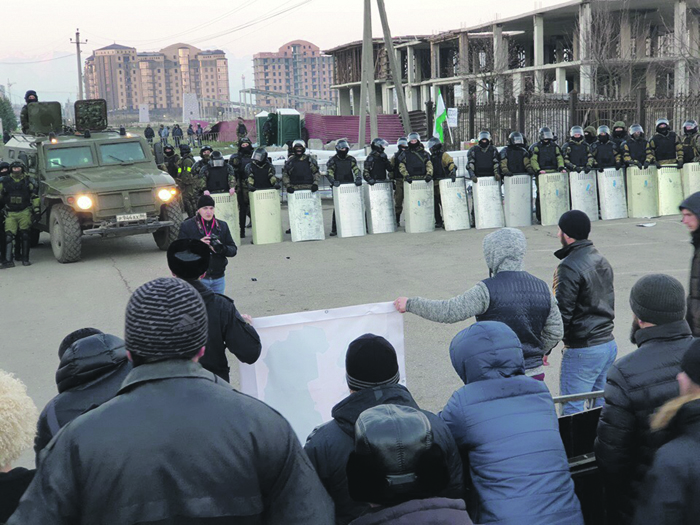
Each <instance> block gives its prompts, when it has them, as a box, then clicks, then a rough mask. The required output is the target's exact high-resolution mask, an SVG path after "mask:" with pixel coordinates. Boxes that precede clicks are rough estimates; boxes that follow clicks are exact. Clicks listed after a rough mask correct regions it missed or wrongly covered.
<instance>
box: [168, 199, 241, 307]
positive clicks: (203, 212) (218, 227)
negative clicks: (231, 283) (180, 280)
mask: <svg viewBox="0 0 700 525" xmlns="http://www.w3.org/2000/svg"><path fill="white" fill-rule="evenodd" d="M214 204H215V203H214V199H213V198H212V197H211V196H209V195H202V196H201V197H200V198H199V201H198V202H197V214H196V215H195V216H194V217H192V218H191V219H187V220H186V221H185V222H183V223H182V225H181V226H180V235H179V237H178V238H179V239H198V240H200V241H202V242H203V243H205V244H207V245H209V248H210V249H211V251H212V255H211V259H210V261H209V269H208V270H207V273H206V275H205V276H204V277H203V278H202V279H201V282H202V283H203V284H204V285H205V286H206V287H207V288H211V290H212V291H213V292H215V293H218V294H222V295H223V294H224V292H225V291H226V277H225V276H224V272H225V271H226V265H228V258H229V257H235V256H236V253H237V252H238V248H237V247H236V243H235V242H234V240H233V237H231V230H229V227H228V224H226V222H224V221H220V220H218V219H217V218H216V217H215V216H214Z"/></svg>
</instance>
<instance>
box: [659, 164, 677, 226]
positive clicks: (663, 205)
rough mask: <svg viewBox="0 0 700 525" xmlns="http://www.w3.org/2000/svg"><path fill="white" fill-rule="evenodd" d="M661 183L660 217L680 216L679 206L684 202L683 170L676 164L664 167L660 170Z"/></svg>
mask: <svg viewBox="0 0 700 525" xmlns="http://www.w3.org/2000/svg"><path fill="white" fill-rule="evenodd" d="M657 173H658V181H659V215H660V216H664V215H678V214H679V213H680V211H678V205H679V204H680V203H681V201H682V200H683V183H682V182H681V170H679V169H678V168H677V167H676V165H675V164H671V165H670V166H669V167H666V166H664V165H662V166H661V167H660V168H659V169H658V170H657Z"/></svg>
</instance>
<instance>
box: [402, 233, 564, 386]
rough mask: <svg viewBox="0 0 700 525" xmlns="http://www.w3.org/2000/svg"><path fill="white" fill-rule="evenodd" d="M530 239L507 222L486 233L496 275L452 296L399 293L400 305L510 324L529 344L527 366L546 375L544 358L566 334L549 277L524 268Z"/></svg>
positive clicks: (450, 317) (442, 316)
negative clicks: (438, 297)
mask: <svg viewBox="0 0 700 525" xmlns="http://www.w3.org/2000/svg"><path fill="white" fill-rule="evenodd" d="M526 248H527V241H526V240H525V235H523V232H521V231H520V230H517V229H515V228H502V229H500V230H497V231H495V232H493V233H491V234H489V235H487V236H486V237H485V238H484V259H485V260H486V265H487V266H488V268H489V273H490V277H489V278H488V279H484V280H483V281H481V282H479V283H477V284H476V285H475V286H474V287H473V288H471V289H469V290H467V291H466V292H464V293H463V294H462V295H458V296H457V297H453V298H452V299H448V300H446V301H431V300H429V299H423V298H421V297H413V298H411V299H408V298H406V297H399V298H398V299H396V301H394V306H396V309H397V310H398V311H399V312H401V313H404V312H411V313H413V314H416V315H419V316H420V317H423V318H425V319H429V320H431V321H436V322H439V323H457V322H459V321H465V320H467V319H469V318H470V317H476V320H477V321H500V322H502V323H505V324H506V325H508V326H509V327H510V328H511V329H512V330H513V331H514V332H515V333H516V335H517V336H518V339H520V342H521V344H522V345H523V354H524V357H525V372H526V374H527V375H529V376H531V377H534V378H535V379H539V380H544V366H543V365H544V364H546V363H547V356H548V355H549V353H550V352H551V351H552V349H553V348H554V347H555V346H556V345H557V343H559V341H561V339H562V337H563V336H564V325H563V324H562V320H561V314H560V313H559V308H558V306H557V301H556V299H555V298H554V296H553V295H552V292H551V291H550V289H549V286H547V283H545V282H544V281H543V280H541V279H538V278H537V277H535V276H534V275H531V274H529V273H528V272H526V271H524V270H523V259H524V258H525V250H526Z"/></svg>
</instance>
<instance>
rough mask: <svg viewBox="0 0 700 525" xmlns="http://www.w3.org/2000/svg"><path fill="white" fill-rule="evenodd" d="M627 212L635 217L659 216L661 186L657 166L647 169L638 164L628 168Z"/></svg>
mask: <svg viewBox="0 0 700 525" xmlns="http://www.w3.org/2000/svg"><path fill="white" fill-rule="evenodd" d="M627 213H628V215H629V216H630V217H632V218H635V219H639V218H645V217H658V215H659V187H658V174H657V172H656V167H655V166H651V167H649V168H647V169H645V170H641V169H639V168H638V167H636V166H632V167H629V168H627Z"/></svg>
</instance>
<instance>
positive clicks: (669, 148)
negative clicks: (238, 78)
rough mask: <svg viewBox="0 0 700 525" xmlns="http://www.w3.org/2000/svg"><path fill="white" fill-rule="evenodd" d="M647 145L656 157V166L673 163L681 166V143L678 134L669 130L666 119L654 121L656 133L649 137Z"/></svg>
mask: <svg viewBox="0 0 700 525" xmlns="http://www.w3.org/2000/svg"><path fill="white" fill-rule="evenodd" d="M649 147H650V148H651V152H652V154H653V155H654V158H655V159H656V167H657V168H658V167H661V166H672V165H673V164H676V165H677V166H678V167H679V168H682V167H683V144H681V141H680V139H679V138H678V135H676V133H675V132H674V131H671V126H670V125H669V123H668V119H665V118H660V119H659V120H657V121H656V135H654V136H653V137H651V140H650V141H649Z"/></svg>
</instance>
